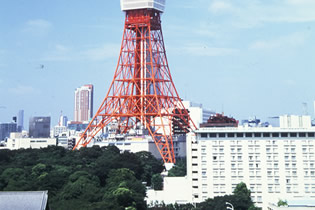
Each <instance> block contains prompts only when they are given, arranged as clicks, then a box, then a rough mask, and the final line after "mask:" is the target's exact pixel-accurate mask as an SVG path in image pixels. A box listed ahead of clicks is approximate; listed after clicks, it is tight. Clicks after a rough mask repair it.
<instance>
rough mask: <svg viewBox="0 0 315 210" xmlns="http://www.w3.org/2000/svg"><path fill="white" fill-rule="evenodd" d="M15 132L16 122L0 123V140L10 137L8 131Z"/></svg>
mask: <svg viewBox="0 0 315 210" xmlns="http://www.w3.org/2000/svg"><path fill="white" fill-rule="evenodd" d="M12 132H16V123H15V122H12V123H1V124H0V140H4V139H5V138H8V137H10V133H12Z"/></svg>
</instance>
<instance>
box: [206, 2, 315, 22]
mask: <svg viewBox="0 0 315 210" xmlns="http://www.w3.org/2000/svg"><path fill="white" fill-rule="evenodd" d="M314 11H315V1H314V0H283V1H263V0H235V1H229V0H215V1H213V2H212V3H211V4H210V6H209V12H210V13H211V14H213V15H224V18H225V19H226V18H230V19H231V20H230V22H233V23H232V26H235V27H238V28H251V27H255V26H257V25H260V24H263V23H266V22H287V23H296V22H315V12H314Z"/></svg>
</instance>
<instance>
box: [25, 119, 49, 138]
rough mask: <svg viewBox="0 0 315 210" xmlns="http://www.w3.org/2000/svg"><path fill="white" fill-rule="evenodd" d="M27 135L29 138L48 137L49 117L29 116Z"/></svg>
mask: <svg viewBox="0 0 315 210" xmlns="http://www.w3.org/2000/svg"><path fill="white" fill-rule="evenodd" d="M29 136H30V137H31V138H49V137H50V117H32V118H30V124H29Z"/></svg>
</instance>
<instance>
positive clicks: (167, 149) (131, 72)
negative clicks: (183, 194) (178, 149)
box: [74, 0, 196, 163]
mask: <svg viewBox="0 0 315 210" xmlns="http://www.w3.org/2000/svg"><path fill="white" fill-rule="evenodd" d="M120 3H121V9H122V10H123V11H125V15H126V18H125V25H124V32H123V38H122V44H121V48H120V55H119V59H118V65H117V68H116V71H115V73H114V78H113V81H112V83H111V85H110V88H109V90H108V92H107V95H106V97H105V99H104V101H103V102H102V104H101V106H100V108H99V109H98V111H97V113H96V114H95V116H94V117H93V119H92V120H91V122H90V124H89V126H88V127H87V129H86V130H85V131H84V133H83V134H82V136H81V138H80V139H79V141H78V142H77V144H76V146H75V147H74V149H76V148H77V147H81V146H87V145H88V144H89V143H90V142H91V141H92V140H93V139H95V138H96V136H97V134H98V133H99V132H103V131H104V130H105V129H104V128H105V127H106V126H108V125H110V124H111V123H116V124H118V126H117V127H118V129H117V131H116V132H117V133H116V134H117V135H128V134H130V133H132V130H134V129H142V130H144V131H145V132H144V133H147V134H148V135H150V136H151V137H152V139H153V141H154V142H155V144H156V146H157V149H158V151H159V152H160V154H161V157H162V159H163V161H164V162H165V163H175V155H174V147H173V139H174V137H176V135H183V134H185V133H187V132H189V131H191V130H193V129H195V128H196V126H195V125H194V123H193V122H192V120H191V119H190V116H189V114H188V111H187V110H186V109H185V107H184V105H183V103H182V100H181V98H180V97H179V95H178V92H177V90H176V88H175V85H174V83H173V79H172V76H171V72H170V69H169V66H168V61H167V58H166V50H165V45H164V40H163V34H162V26H161V13H163V11H164V8H165V0H121V1H120Z"/></svg>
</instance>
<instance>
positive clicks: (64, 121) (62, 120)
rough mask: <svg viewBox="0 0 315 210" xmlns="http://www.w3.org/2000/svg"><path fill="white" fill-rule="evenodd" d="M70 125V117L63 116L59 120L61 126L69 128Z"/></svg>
mask: <svg viewBox="0 0 315 210" xmlns="http://www.w3.org/2000/svg"><path fill="white" fill-rule="evenodd" d="M67 124H68V117H67V116H63V115H61V116H60V118H59V124H58V125H59V126H67Z"/></svg>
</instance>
